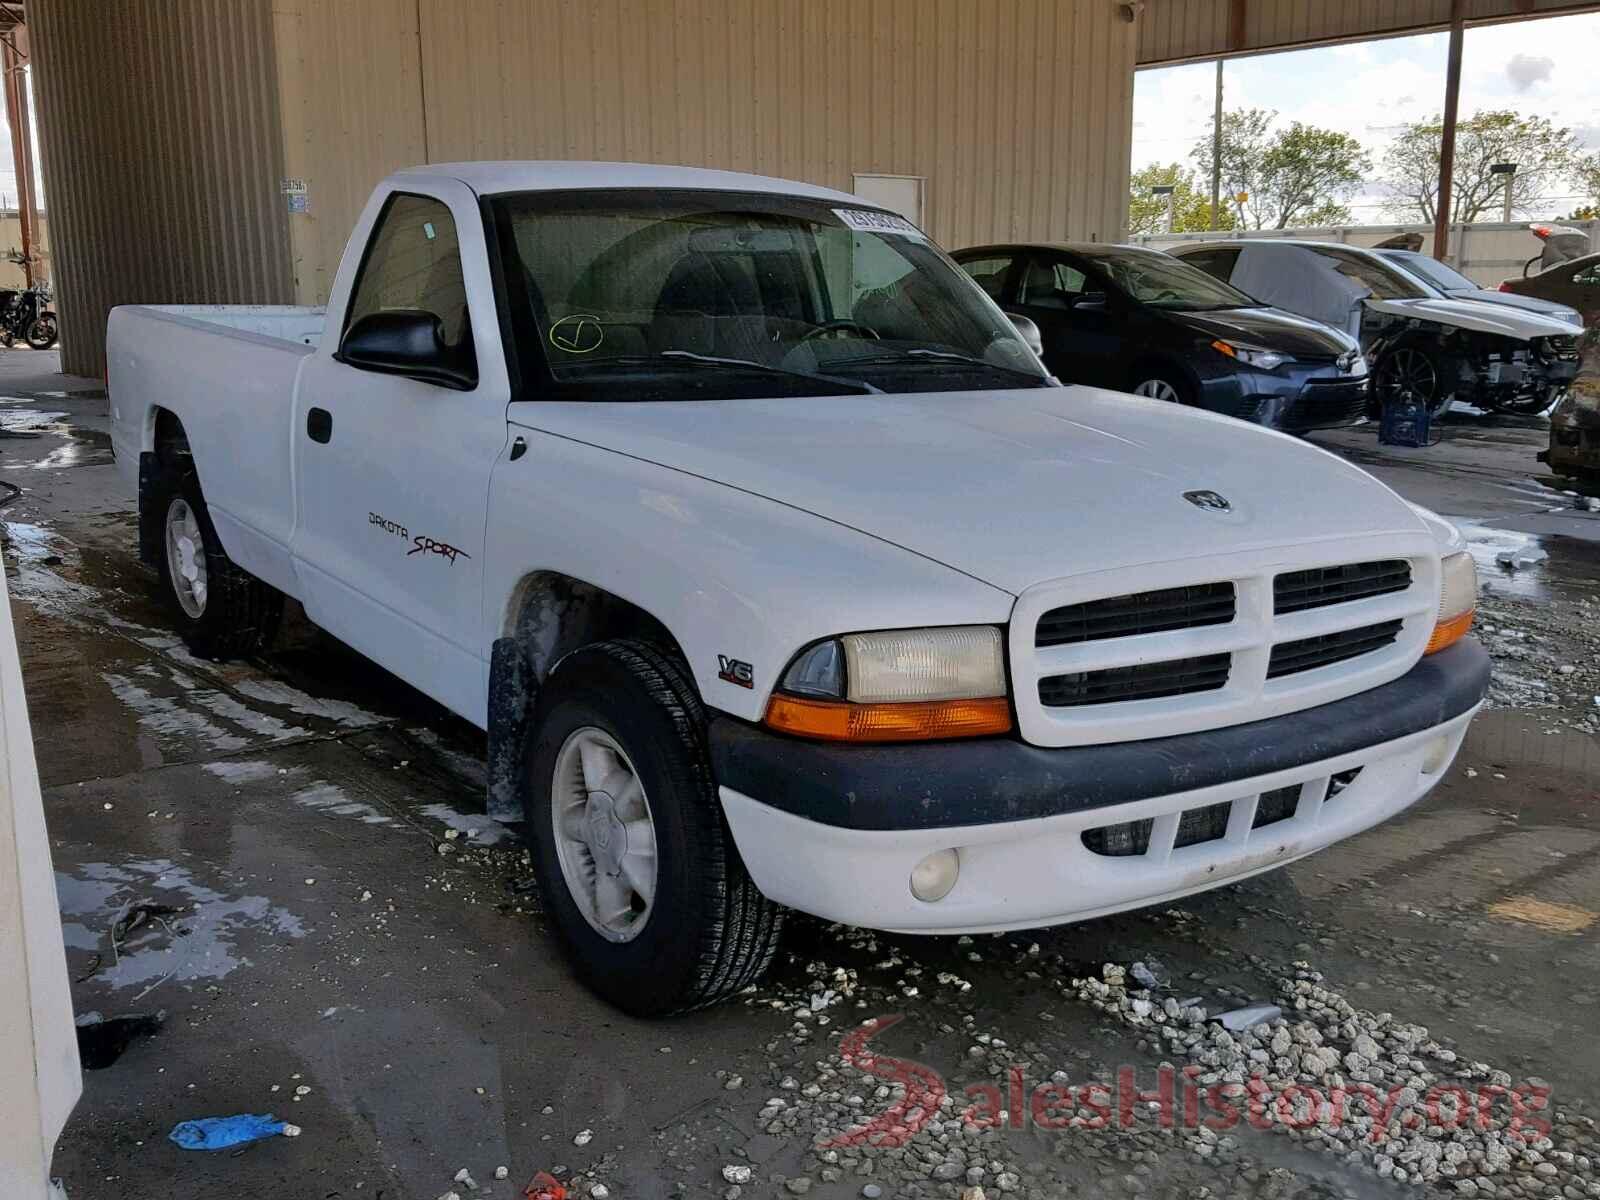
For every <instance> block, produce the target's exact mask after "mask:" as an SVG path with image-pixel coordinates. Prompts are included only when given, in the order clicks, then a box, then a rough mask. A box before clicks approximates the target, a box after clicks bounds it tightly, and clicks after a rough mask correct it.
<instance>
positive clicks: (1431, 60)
mask: <svg viewBox="0 0 1600 1200" xmlns="http://www.w3.org/2000/svg"><path fill="white" fill-rule="evenodd" d="M1447 41H1448V38H1447V37H1446V35H1445V34H1442V33H1439V34H1428V35H1426V36H1423V37H1409V38H1392V39H1388V40H1385V41H1379V42H1366V43H1363V44H1360V45H1351V46H1329V47H1326V48H1324V49H1320V50H1300V51H1296V52H1294V53H1290V54H1273V55H1264V56H1261V57H1257V58H1243V59H1235V60H1232V61H1230V62H1229V63H1228V64H1227V66H1226V68H1225V70H1224V76H1223V103H1224V105H1225V106H1226V107H1228V108H1272V109H1277V110H1278V112H1279V113H1280V114H1281V120H1283V121H1284V122H1287V121H1291V120H1297V121H1304V122H1306V123H1307V124H1311V125H1323V126H1327V127H1329V128H1333V129H1339V130H1343V131H1344V132H1345V133H1348V134H1351V135H1352V136H1354V137H1356V138H1357V139H1359V140H1360V141H1361V143H1362V144H1363V145H1364V146H1366V147H1367V148H1368V149H1369V150H1371V151H1372V152H1373V157H1374V159H1378V158H1381V156H1382V152H1383V149H1384V146H1385V145H1386V144H1387V143H1388V142H1389V141H1390V140H1391V139H1392V138H1393V137H1394V136H1395V133H1396V132H1397V127H1398V126H1400V125H1402V124H1403V123H1405V122H1408V121H1415V120H1420V119H1424V118H1427V117H1432V116H1436V115H1437V114H1438V113H1439V112H1440V111H1441V110H1442V109H1443V107H1444V66H1445V52H1446V43H1447ZM1597 64H1600V14H1593V13H1591V14H1585V15H1583V16H1576V17H1556V18H1549V19H1546V20H1540V21H1520V22H1514V23H1510V24H1505V25H1495V26H1488V27H1484V28H1478V29H1471V28H1469V29H1468V30H1467V33H1466V38H1465V42H1464V48H1463V54H1462V63H1461V115H1462V116H1463V117H1465V116H1468V115H1470V114H1471V113H1473V112H1475V111H1477V110H1478V109H1486V108H1510V109H1515V110H1517V111H1519V112H1524V113H1529V114H1538V115H1541V116H1545V117H1548V118H1549V119H1550V120H1552V121H1554V122H1555V123H1556V124H1558V125H1566V126H1569V127H1570V128H1572V129H1573V130H1574V131H1575V132H1576V133H1577V134H1578V135H1579V137H1580V138H1581V139H1582V140H1583V142H1584V143H1585V144H1586V145H1588V146H1591V147H1595V148H1600V70H1597V69H1596V67H1597ZM1215 82H1216V66H1215V64H1214V63H1197V64H1194V65H1191V66H1183V67H1167V68H1164V69H1161V70H1151V71H1141V72H1139V75H1138V78H1137V81H1136V83H1135V85H1134V107H1133V114H1134V122H1133V165H1134V168H1135V169H1136V170H1137V169H1138V168H1139V167H1141V166H1145V165H1147V164H1149V163H1152V162H1173V161H1182V162H1184V163H1185V165H1190V164H1189V160H1188V153H1189V150H1190V148H1191V147H1192V146H1193V145H1194V142H1195V139H1196V138H1199V137H1201V136H1203V135H1204V134H1205V132H1206V127H1207V125H1208V124H1209V123H1210V120H1211V108H1212V103H1213V88H1214V85H1215ZM1566 190H1568V189H1562V191H1563V192H1565V191H1566ZM1382 196H1383V193H1382V191H1381V189H1378V188H1376V187H1371V188H1368V189H1366V190H1364V191H1363V193H1362V194H1361V195H1358V196H1357V197H1356V199H1355V201H1354V203H1352V205H1351V208H1352V209H1353V210H1354V216H1355V219H1356V220H1357V221H1370V222H1373V223H1379V222H1384V221H1386V220H1387V218H1386V216H1385V214H1384V212H1383V211H1382ZM1546 199H1547V201H1548V208H1547V210H1546V211H1545V212H1543V213H1540V214H1539V215H1541V216H1549V215H1556V214H1564V213H1566V212H1570V211H1571V210H1572V208H1573V207H1574V206H1575V205H1576V204H1578V203H1580V202H1581V200H1583V199H1587V197H1574V196H1567V195H1551V196H1549V197H1547V198H1546Z"/></svg>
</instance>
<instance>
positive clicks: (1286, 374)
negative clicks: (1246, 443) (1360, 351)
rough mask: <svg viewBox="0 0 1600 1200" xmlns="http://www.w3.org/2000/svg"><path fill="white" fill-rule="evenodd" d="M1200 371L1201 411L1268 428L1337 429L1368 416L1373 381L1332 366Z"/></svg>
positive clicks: (1301, 431) (1301, 365)
mask: <svg viewBox="0 0 1600 1200" xmlns="http://www.w3.org/2000/svg"><path fill="white" fill-rule="evenodd" d="M1198 373H1199V375H1200V407H1202V408H1208V409H1210V410H1211V411H1212V412H1219V413H1222V414H1223V415H1224V416H1229V417H1237V418H1238V419H1239V420H1241V421H1249V422H1251V423H1252V424H1255V425H1265V426H1266V427H1267V428H1268V429H1281V430H1284V431H1285V432H1289V433H1304V432H1307V431H1309V430H1312V429H1335V428H1339V427H1342V426H1345V425H1354V424H1356V423H1358V422H1360V421H1361V420H1363V419H1364V418H1365V417H1366V415H1367V401H1368V394H1369V391H1370V386H1371V385H1370V383H1369V380H1368V377H1367V376H1365V375H1347V374H1344V373H1343V372H1341V371H1340V370H1339V369H1338V368H1337V367H1335V366H1334V365H1333V364H1332V363H1289V364H1286V365H1284V366H1281V367H1279V368H1277V369H1276V370H1273V371H1259V370H1254V369H1252V368H1249V367H1244V366H1234V367H1231V369H1225V370H1215V371H1214V373H1211V372H1208V371H1206V370H1199V371H1198Z"/></svg>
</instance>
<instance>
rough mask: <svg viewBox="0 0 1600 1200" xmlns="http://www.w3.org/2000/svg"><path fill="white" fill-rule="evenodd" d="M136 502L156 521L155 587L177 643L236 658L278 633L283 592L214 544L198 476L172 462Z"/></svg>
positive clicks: (214, 533) (195, 650)
mask: <svg viewBox="0 0 1600 1200" xmlns="http://www.w3.org/2000/svg"><path fill="white" fill-rule="evenodd" d="M150 491H151V494H150V495H148V496H147V497H145V498H144V502H146V503H150V504H153V505H154V506H155V513H156V514H157V515H158V517H159V520H160V522H161V548H160V553H159V554H158V555H157V570H159V571H160V573H161V591H162V595H163V598H164V599H165V600H166V601H167V607H168V608H169V609H170V610H171V611H172V614H173V617H174V619H175V620H176V621H177V624H178V628H179V630H180V632H181V633H182V635H183V640H184V642H185V644H187V645H188V647H189V649H190V650H191V651H192V652H193V653H194V654H197V655H199V656H200V657H201V658H239V657H242V656H244V655H248V654H254V653H256V652H258V651H260V650H262V649H264V648H265V647H266V646H267V644H268V643H270V642H271V641H272V637H273V635H274V634H275V633H277V631H278V622H279V620H280V619H281V618H282V616H283V593H281V592H279V591H278V590H277V589H276V588H273V587H269V586H268V585H267V584H265V583H263V582H261V580H259V579H257V578H256V577H255V576H254V575H252V574H250V573H249V572H248V571H246V570H245V569H244V568H243V567H240V566H239V565H238V564H237V563H235V562H234V561H233V560H232V559H230V558H229V557H228V556H227V554H226V553H225V552H224V551H223V549H222V542H221V541H220V540H219V539H218V537H217V531H216V528H215V527H214V526H213V525H212V524H211V514H210V513H209V512H208V511H207V510H206V502H205V497H204V496H202V495H201V493H200V480H199V479H198V477H196V475H195V473H194V470H193V468H192V467H190V466H188V464H187V462H186V461H184V462H182V463H181V465H180V464H174V465H173V467H172V468H171V469H169V471H167V472H166V473H165V474H164V476H163V477H162V479H161V480H159V481H158V482H157V483H156V485H155V486H154V487H152V488H151V489H150Z"/></svg>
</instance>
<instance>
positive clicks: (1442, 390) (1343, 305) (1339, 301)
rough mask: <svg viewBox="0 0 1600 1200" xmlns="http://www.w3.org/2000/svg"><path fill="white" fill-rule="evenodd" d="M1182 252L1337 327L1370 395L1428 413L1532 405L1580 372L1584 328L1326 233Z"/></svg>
mask: <svg viewBox="0 0 1600 1200" xmlns="http://www.w3.org/2000/svg"><path fill="white" fill-rule="evenodd" d="M1173 253H1174V254H1176V255H1177V256H1178V257H1180V258H1182V259H1183V260H1184V261H1186V262H1189V263H1191V264H1193V265H1194V266H1197V267H1199V268H1200V269H1201V270H1203V271H1206V272H1208V273H1209V274H1211V275H1214V276H1216V277H1217V278H1219V279H1222V280H1224V281H1225V282H1228V283H1230V284H1232V285H1233V286H1234V287H1236V288H1238V289H1239V290H1240V291H1242V292H1245V293H1248V294H1249V295H1251V296H1254V297H1255V298H1256V299H1258V300H1261V301H1263V302H1265V303H1268V304H1272V305H1274V306H1276V307H1278V308H1284V309H1287V310H1289V311H1290V312H1295V313H1299V314H1301V315H1302V316H1307V317H1311V318H1313V319H1315V320H1319V321H1325V322H1327V323H1328V324H1330V325H1333V326H1335V327H1337V328H1340V329H1344V330H1346V331H1347V332H1349V333H1350V334H1352V335H1353V336H1355V337H1357V338H1359V339H1360V342H1361V347H1362V349H1363V350H1364V351H1365V352H1366V356H1367V359H1368V361H1369V362H1370V363H1371V364H1372V385H1373V391H1372V403H1373V405H1374V407H1378V406H1381V404H1382V402H1383V400H1384V399H1385V398H1388V397H1399V396H1409V397H1413V398H1415V399H1419V400H1421V401H1423V402H1425V403H1426V404H1427V406H1428V409H1429V411H1430V412H1431V413H1432V414H1433V415H1434V416H1435V417H1437V416H1440V415H1442V414H1443V413H1444V412H1445V411H1446V410H1447V409H1448V408H1449V407H1450V403H1451V401H1453V400H1460V401H1463V402H1465V403H1467V404H1471V405H1474V406H1475V407H1477V408H1481V409H1489V410H1497V411H1501V412H1510V413H1539V412H1544V411H1545V410H1546V409H1548V408H1550V406H1551V405H1553V404H1555V403H1557V402H1558V401H1559V400H1560V399H1561V398H1562V397H1563V396H1564V395H1566V392H1567V389H1568V387H1569V385H1570V384H1571V383H1572V380H1573V378H1574V377H1575V376H1576V375H1577V373H1578V355H1579V336H1580V335H1579V332H1578V331H1577V330H1576V329H1574V327H1573V326H1572V325H1570V324H1568V323H1567V322H1565V321H1562V320H1559V319H1556V318H1553V317H1549V316H1545V315H1543V314H1540V313H1533V312H1524V311H1520V310H1518V309H1514V308H1509V307H1507V306H1504V305H1494V304H1487V303H1484V302H1482V301H1479V300H1471V299H1457V298H1452V297H1449V296H1446V295H1445V294H1444V293H1442V292H1440V291H1438V290H1437V289H1436V288H1433V287H1431V286H1430V285H1428V284H1426V283H1424V282H1422V281H1421V280H1420V279H1417V278H1415V277H1413V276H1412V275H1410V274H1407V273H1406V272H1404V271H1402V270H1400V269H1399V268H1398V267H1396V266H1394V265H1393V264H1391V263H1388V262H1385V261H1384V259H1383V258H1382V256H1381V255H1380V253H1379V252H1377V251H1373V250H1367V249H1364V248H1362V247H1358V246H1345V245H1336V244H1328V243H1322V242H1298V241H1280V240H1277V239H1273V240H1271V241H1266V240H1261V241H1255V240H1252V241H1235V242H1207V243H1201V244H1199V245H1194V246H1185V247H1178V248H1175V249H1174V251H1173Z"/></svg>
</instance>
